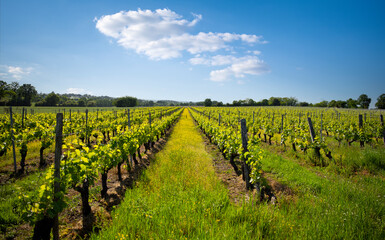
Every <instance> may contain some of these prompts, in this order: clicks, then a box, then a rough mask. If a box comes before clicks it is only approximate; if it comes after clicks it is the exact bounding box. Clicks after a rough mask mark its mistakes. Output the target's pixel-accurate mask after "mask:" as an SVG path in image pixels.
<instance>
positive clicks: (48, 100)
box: [44, 92, 60, 106]
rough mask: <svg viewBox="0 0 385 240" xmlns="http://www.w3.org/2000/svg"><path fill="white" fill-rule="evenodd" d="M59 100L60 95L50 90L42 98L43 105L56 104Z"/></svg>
mask: <svg viewBox="0 0 385 240" xmlns="http://www.w3.org/2000/svg"><path fill="white" fill-rule="evenodd" d="M59 101H60V97H59V95H58V94H56V93H54V92H51V93H50V94H48V95H47V96H46V97H45V99H44V105H45V106H56V105H57V104H58V103H59Z"/></svg>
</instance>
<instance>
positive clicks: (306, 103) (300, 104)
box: [298, 102, 309, 107]
mask: <svg viewBox="0 0 385 240" xmlns="http://www.w3.org/2000/svg"><path fill="white" fill-rule="evenodd" d="M298 105H299V106H301V107H307V106H309V103H308V102H300V103H299V104H298Z"/></svg>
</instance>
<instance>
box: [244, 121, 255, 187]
mask: <svg viewBox="0 0 385 240" xmlns="http://www.w3.org/2000/svg"><path fill="white" fill-rule="evenodd" d="M241 136H242V147H243V151H242V154H245V153H246V152H247V151H248V149H247V128H246V119H241ZM246 160H247V159H246V158H243V163H242V165H243V168H242V172H243V180H244V181H245V182H246V189H252V187H253V185H252V184H251V183H250V167H249V165H248V164H247V163H246Z"/></svg>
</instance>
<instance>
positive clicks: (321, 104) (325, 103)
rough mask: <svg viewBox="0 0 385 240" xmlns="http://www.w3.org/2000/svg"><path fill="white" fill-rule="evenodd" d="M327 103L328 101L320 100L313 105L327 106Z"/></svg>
mask: <svg viewBox="0 0 385 240" xmlns="http://www.w3.org/2000/svg"><path fill="white" fill-rule="evenodd" d="M328 103H329V102H328V101H322V102H319V103H316V104H314V107H327V106H328Z"/></svg>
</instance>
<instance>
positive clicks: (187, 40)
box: [95, 9, 265, 60]
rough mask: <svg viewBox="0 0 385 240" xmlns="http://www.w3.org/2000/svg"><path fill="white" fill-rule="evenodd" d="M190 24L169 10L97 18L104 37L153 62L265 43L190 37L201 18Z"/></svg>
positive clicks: (257, 38) (238, 36) (247, 37)
mask: <svg viewBox="0 0 385 240" xmlns="http://www.w3.org/2000/svg"><path fill="white" fill-rule="evenodd" d="M193 16H194V19H193V20H192V21H188V20H186V19H183V18H182V16H180V15H178V14H177V13H175V12H173V11H171V10H169V9H157V10H155V11H151V10H141V9H138V10H137V11H121V12H118V13H116V14H112V15H105V16H102V17H101V18H99V19H95V21H96V28H97V29H98V30H99V31H100V32H101V33H103V34H105V35H107V36H109V37H112V38H115V39H116V40H117V42H118V43H119V44H120V45H122V46H123V47H125V48H127V49H133V50H135V51H136V52H137V53H141V54H145V55H147V56H148V57H149V58H151V59H156V60H159V59H170V58H177V57H181V55H182V52H183V51H187V52H189V53H191V54H197V53H202V52H214V51H217V50H220V49H229V47H230V46H228V44H227V43H229V42H233V41H237V40H238V41H242V42H245V43H249V44H250V43H265V41H263V40H262V37H260V36H256V35H248V34H234V33H213V32H209V33H204V32H200V33H198V34H195V35H193V34H190V33H188V31H189V30H190V29H192V27H194V26H195V25H196V23H198V22H199V21H200V20H201V19H202V16H201V15H197V14H193Z"/></svg>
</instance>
